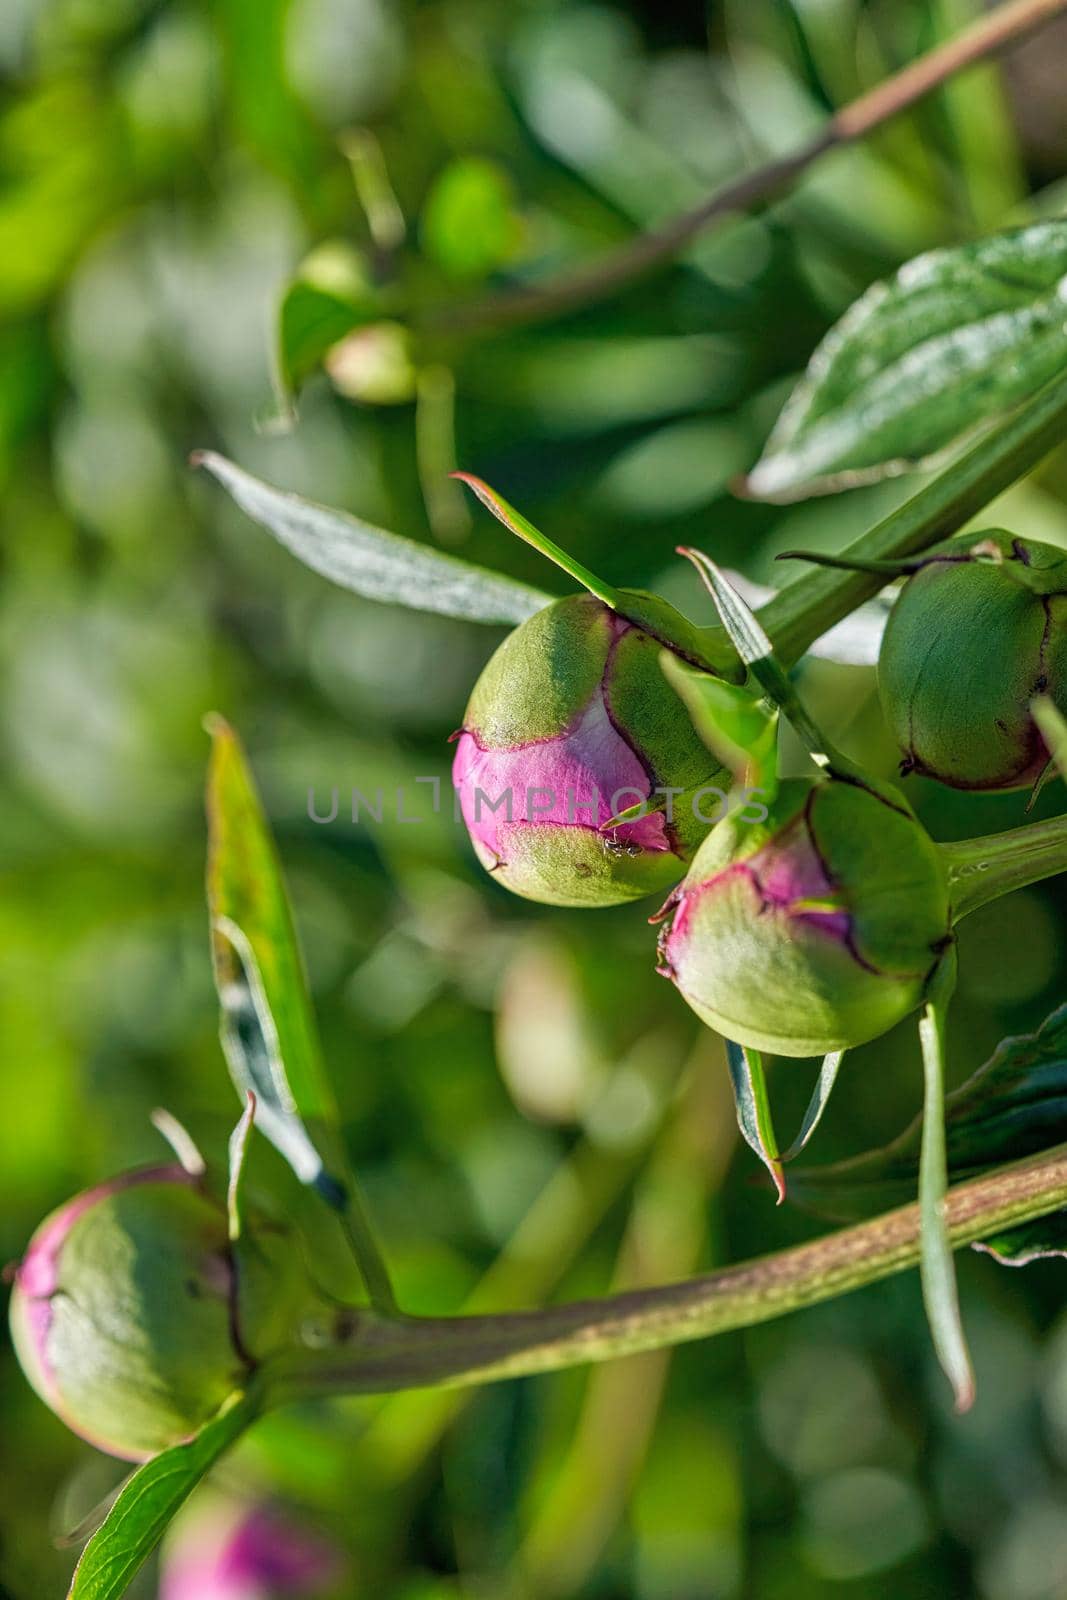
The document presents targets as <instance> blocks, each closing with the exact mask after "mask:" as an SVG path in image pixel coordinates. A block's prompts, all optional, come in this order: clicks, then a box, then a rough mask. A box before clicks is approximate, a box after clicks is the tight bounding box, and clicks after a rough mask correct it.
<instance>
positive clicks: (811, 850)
mask: <svg viewBox="0 0 1067 1600" xmlns="http://www.w3.org/2000/svg"><path fill="white" fill-rule="evenodd" d="M664 913H665V914H669V916H670V921H669V922H667V923H666V924H665V926H664V928H663V931H662V933H661V936H660V960H661V965H660V970H661V971H662V972H663V973H664V975H665V976H667V977H669V978H671V979H672V980H673V981H674V983H675V984H677V986H678V988H679V989H680V990H681V993H682V994H683V996H684V997H685V999H686V1000H687V1001H688V1002H689V1004H690V1005H691V1006H692V1008H693V1010H694V1011H696V1012H697V1014H698V1015H699V1016H700V1017H702V1018H703V1020H704V1021H705V1022H707V1023H708V1024H709V1025H710V1026H711V1027H713V1028H715V1029H716V1030H717V1031H718V1032H719V1033H721V1034H723V1035H724V1036H725V1037H726V1038H728V1039H732V1040H734V1041H736V1042H737V1043H738V1044H742V1045H748V1046H750V1047H752V1048H754V1049H759V1050H768V1051H772V1052H774V1053H775V1054H777V1055H785V1056H808V1055H822V1054H825V1053H826V1052H828V1051H831V1050H842V1049H845V1048H849V1047H851V1046H854V1045H860V1044H863V1043H865V1042H866V1041H867V1040H868V1039H873V1038H875V1037H877V1035H878V1034H881V1033H884V1032H885V1031H886V1030H887V1029H888V1028H891V1027H892V1026H893V1025H894V1023H896V1022H899V1021H900V1020H901V1019H902V1018H903V1017H905V1016H907V1015H908V1014H909V1012H911V1011H913V1010H914V1009H915V1008H916V1007H917V1006H918V1005H919V1004H920V1003H921V1002H922V999H923V994H924V990H925V987H926V984H927V981H928V980H929V978H930V976H931V974H932V972H933V970H934V968H935V967H936V966H937V964H938V962H939V960H940V959H941V955H942V953H943V951H944V950H945V948H946V946H947V944H948V943H949V941H950V938H951V934H950V911H949V898H948V884H947V878H946V873H945V870H944V868H943V866H942V863H941V860H940V858H939V855H938V850H937V846H936V845H935V844H934V842H933V841H932V840H931V839H930V837H929V836H928V834H927V833H926V832H925V830H924V829H923V827H922V826H921V824H920V823H919V822H918V820H917V819H916V818H915V816H914V815H913V813H912V812H911V810H910V809H909V807H908V805H907V803H906V802H905V801H904V800H903V798H902V797H901V796H900V795H899V794H898V793H897V791H896V790H894V789H892V788H889V787H888V786H880V785H879V786H875V785H873V784H872V785H871V786H869V787H868V786H865V785H861V784H859V783H857V782H852V781H846V780H844V779H838V778H831V779H821V778H820V779H813V780H807V779H792V780H790V781H788V782H785V783H783V784H782V786H781V789H780V790H779V793H778V795H777V797H776V799H775V801H774V803H773V804H772V806H771V808H770V813H769V815H768V818H767V820H766V822H764V823H762V824H750V823H745V822H743V821H741V820H740V819H739V818H738V817H737V816H729V817H727V818H725V820H724V821H722V822H720V823H719V824H718V825H717V826H716V827H715V828H713V829H712V831H711V833H710V834H709V835H708V837H707V839H706V840H705V842H704V843H703V845H702V846H701V847H700V849H699V850H698V851H697V854H696V856H695V858H694V860H693V864H692V866H691V867H690V869H689V873H688V875H687V876H686V878H685V880H684V882H683V883H682V884H681V885H680V886H679V888H678V889H677V890H676V892H675V894H674V895H673V896H672V897H671V899H670V900H669V901H668V902H667V905H666V906H665V907H664Z"/></svg>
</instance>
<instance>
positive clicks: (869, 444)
mask: <svg viewBox="0 0 1067 1600" xmlns="http://www.w3.org/2000/svg"><path fill="white" fill-rule="evenodd" d="M1065 275H1067V222H1065V221H1062V220H1059V219H1053V220H1051V221H1047V222H1039V223H1035V224H1033V225H1031V226H1029V227H1025V228H1016V229H1013V230H1011V231H1009V232H1005V233H998V234H993V235H992V236H990V237H989V238H986V239H979V240H977V241H976V242H974V243H969V244H965V245H962V246H958V247H955V248H952V249H943V250H933V251H930V252H929V253H927V254H926V255H921V256H917V257H916V258H915V259H914V260H913V261H909V262H907V263H906V265H905V266H903V267H901V269H900V271H899V272H898V273H896V275H895V276H894V277H893V278H891V279H888V280H887V281H885V282H883V283H877V284H875V285H874V286H873V287H872V288H870V289H868V291H867V292H866V294H864V295H863V296H862V298H861V299H859V300H858V301H857V302H856V303H855V305H853V306H852V308H851V309H850V310H849V311H848V312H847V313H846V314H845V316H844V317H843V318H842V319H841V321H840V322H839V323H838V324H837V326H836V327H835V328H833V329H832V330H831V331H830V333H828V334H827V336H826V338H825V339H824V340H823V342H822V344H821V345H820V346H819V348H818V349H817V350H816V352H815V354H814V355H813V356H812V358H811V361H810V363H809V365H808V370H807V372H806V374H805V376H804V377H803V378H802V379H801V381H800V383H799V384H798V385H797V387H796V389H795V390H794V391H793V394H792V395H791V397H790V399H789V401H788V402H787V404H786V406H785V408H784V410H783V411H782V414H781V416H780V417H779V419H778V422H777V424H776V426H775V428H774V430H773V432H772V434H771V436H770V439H769V440H768V442H767V446H766V448H765V450H764V452H763V455H762V456H761V458H760V460H759V462H758V463H757V465H756V466H755V467H754V468H753V470H752V472H751V473H750V475H749V478H748V489H749V492H750V493H751V494H753V495H755V496H757V497H759V498H761V499H768V500H779V501H782V500H795V499H800V498H803V497H804V496H805V495H809V494H816V493H825V492H827V491H832V490H834V489H840V488H845V487H849V486H850V485H852V484H856V483H866V482H872V481H875V480H876V479H878V478H883V477H886V476H888V475H890V474H893V473H898V472H902V471H905V470H907V469H909V468H913V467H918V466H922V465H925V464H928V463H929V462H930V461H931V458H933V457H935V456H936V455H937V454H938V453H939V452H941V451H943V450H945V449H947V448H948V447H949V446H951V445H954V444H955V443H956V442H957V441H958V440H960V439H962V438H964V437H965V436H966V435H967V434H969V433H971V432H973V431H974V429H975V428H976V427H977V426H979V425H981V424H984V423H988V422H990V421H992V420H993V419H995V418H996V417H998V416H1000V415H1002V414H1003V413H1004V412H1006V411H1008V410H1009V409H1010V408H1011V407H1013V406H1016V405H1018V404H1019V403H1020V402H1021V401H1023V400H1025V399H1026V398H1027V397H1028V396H1029V395H1031V394H1033V393H1034V392H1035V391H1036V390H1038V389H1039V388H1040V387H1041V386H1042V384H1044V383H1045V382H1047V381H1048V380H1049V379H1050V378H1052V377H1053V376H1054V375H1055V374H1056V373H1058V372H1059V371H1060V370H1061V369H1062V367H1063V365H1064V362H1065V360H1067V328H1065V322H1067V319H1065V316H1064V294H1063V283H1064V279H1065Z"/></svg>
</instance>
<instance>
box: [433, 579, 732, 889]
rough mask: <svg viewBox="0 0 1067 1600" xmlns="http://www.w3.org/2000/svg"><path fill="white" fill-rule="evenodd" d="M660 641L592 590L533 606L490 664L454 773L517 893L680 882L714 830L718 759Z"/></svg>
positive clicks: (477, 827) (467, 809) (492, 861)
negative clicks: (700, 807)
mask: <svg viewBox="0 0 1067 1600" xmlns="http://www.w3.org/2000/svg"><path fill="white" fill-rule="evenodd" d="M661 649H662V646H661V645H660V644H659V643H658V642H657V641H656V640H655V639H653V638H652V637H651V636H650V635H649V634H647V633H645V632H643V631H642V630H641V629H640V628H638V627H636V626H635V625H634V624H633V623H630V622H628V621H626V620H625V618H623V617H620V616H619V615H617V613H616V612H614V611H612V610H611V609H610V608H609V607H608V606H606V605H604V604H602V603H601V602H600V601H599V600H596V599H594V598H593V597H592V596H591V595H585V594H583V595H574V596H571V597H570V598H568V599H566V600H558V601H556V602H555V603H554V604H553V605H550V606H546V607H545V609H544V610H543V611H539V612H537V614H536V615H535V616H533V617H531V618H530V619H529V621H528V622H524V623H523V624H522V626H521V627H519V628H516V630H515V631H514V632H513V633H512V634H510V635H509V636H508V638H507V639H505V640H504V642H503V644H502V645H501V646H500V648H499V649H498V650H497V651H496V653H495V655H494V656H493V657H492V659H491V660H490V662H489V664H488V665H487V666H486V668H485V671H484V672H483V673H482V676H481V677H480V679H479V680H478V683H477V684H476V686H475V689H474V693H473V694H472V696H471V700H470V704H469V705H468V707H467V711H466V715H465V717H464V721H463V727H462V729H461V731H460V733H459V734H458V736H457V737H458V747H457V750H456V759H455V764H454V767H453V782H454V784H455V787H456V791H457V793H458V796H459V800H460V804H461V806H462V810H463V817H464V820H465V822H466V824H467V828H468V830H469V832H470V835H471V839H472V841H473V844H474V848H475V850H476V852H477V854H478V857H479V859H480V860H481V862H482V864H483V865H484V866H485V867H486V868H487V870H488V871H490V872H491V873H492V874H493V875H494V877H496V878H497V879H498V880H499V881H500V882H501V883H503V884H505V885H506V886H507V887H508V888H509V889H512V890H513V891H514V892H515V893H516V894H521V895H525V896H527V897H528V898H529V899H531V900H542V901H546V902H548V903H549V904H552V905H572V906H584V905H613V904H616V903H618V902H620V901H624V900H633V899H635V898H637V897H639V896H641V895H646V894H654V893H657V892H658V893H662V892H663V891H664V890H665V889H666V888H667V887H669V885H670V884H672V883H674V882H676V881H677V878H678V876H679V873H680V872H681V870H682V868H683V867H684V865H685V863H686V862H687V861H688V860H689V859H690V857H691V855H692V852H693V850H694V849H695V847H696V845H697V843H698V842H699V840H700V838H701V837H702V835H703V833H704V832H705V831H706V829H707V823H706V822H705V821H704V820H702V819H701V817H700V816H699V815H698V814H696V813H695V812H694V808H693V804H692V802H693V797H694V794H695V793H696V792H697V791H698V790H699V789H700V788H701V787H704V786H707V785H712V784H714V782H715V779H716V778H717V777H718V775H719V769H718V764H717V762H716V761H715V759H714V757H712V756H711V755H710V754H709V752H708V750H707V748H706V746H705V745H704V744H703V743H702V742H701V740H700V739H699V737H698V736H697V734H696V733H695V731H694V729H693V725H692V722H691V721H690V718H689V716H688V714H687V712H686V710H685V707H684V706H683V704H682V701H681V700H680V699H679V697H678V696H677V694H676V693H675V691H674V690H673V689H672V688H671V686H670V685H669V684H668V682H667V680H666V678H665V677H664V675H663V672H662V671H661V670H660V665H659V654H660V651H661ZM657 789H659V790H660V791H661V792H660V794H659V795H657V793H656V791H657ZM639 805H643V806H646V807H647V809H646V811H645V814H644V815H641V816H639V817H636V818H635V819H633V820H629V821H626V822H623V823H614V825H610V824H612V820H613V819H614V818H615V817H617V816H618V815H619V813H620V812H624V811H629V810H630V809H631V808H633V807H635V806H639ZM657 808H658V809H657Z"/></svg>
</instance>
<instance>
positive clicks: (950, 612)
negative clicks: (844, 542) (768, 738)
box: [878, 530, 1067, 789]
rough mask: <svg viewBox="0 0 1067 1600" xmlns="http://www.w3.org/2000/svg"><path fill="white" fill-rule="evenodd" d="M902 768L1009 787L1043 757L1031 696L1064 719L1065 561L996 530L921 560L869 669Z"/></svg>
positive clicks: (1032, 773) (1037, 771)
mask: <svg viewBox="0 0 1067 1600" xmlns="http://www.w3.org/2000/svg"><path fill="white" fill-rule="evenodd" d="M878 679H879V688H880V691H881V697H882V704H883V706H884V708H885V714H886V719H887V721H888V723H889V726H890V728H891V730H892V732H893V734H894V736H895V737H896V740H897V742H898V744H899V745H900V747H901V749H902V750H903V751H904V759H903V760H902V762H901V771H902V772H919V773H922V774H924V775H925V776H927V777H931V778H937V779H939V780H940V781H941V782H942V783H946V784H950V785H951V786H952V787H953V788H956V789H1019V788H1023V787H1026V786H1028V785H1030V784H1032V783H1034V782H1035V781H1036V780H1037V778H1038V777H1040V775H1041V772H1042V770H1043V768H1044V767H1045V765H1046V763H1047V762H1048V759H1049V752H1048V750H1047V748H1046V746H1045V743H1044V740H1043V739H1042V737H1041V734H1040V732H1039V731H1038V728H1037V726H1036V724H1035V722H1034V719H1033V717H1032V716H1031V713H1030V702H1031V700H1032V699H1033V698H1034V696H1035V695H1037V694H1048V695H1049V696H1050V697H1051V698H1052V700H1053V701H1054V702H1055V703H1056V705H1057V706H1058V707H1059V709H1060V710H1061V711H1067V557H1065V556H1064V553H1063V551H1062V550H1057V549H1055V548H1054V547H1053V546H1051V545H1046V544H1038V543H1037V542H1036V541H1034V540H1031V539H1017V538H1014V537H1013V536H1012V535H1011V534H1009V533H1004V532H1001V531H998V530H994V531H992V532H985V533H981V534H977V535H976V534H968V535H966V536H965V537H962V538H958V539H951V540H949V541H947V542H946V543H945V544H943V545H939V546H937V547H936V548H935V549H934V550H933V551H931V552H930V554H929V555H928V556H926V557H924V558H922V560H921V562H920V563H918V564H917V570H916V571H915V572H914V574H913V576H911V577H910V578H909V579H908V581H907V583H906V584H905V585H904V587H903V589H902V590H901V592H900V596H899V598H898V600H897V602H896V605H895V606H894V607H893V610H892V613H891V614H890V618H889V622H888V625H887V627H886V631H885V638H884V639H883V642H882V650H881V656H880V658H879V663H878Z"/></svg>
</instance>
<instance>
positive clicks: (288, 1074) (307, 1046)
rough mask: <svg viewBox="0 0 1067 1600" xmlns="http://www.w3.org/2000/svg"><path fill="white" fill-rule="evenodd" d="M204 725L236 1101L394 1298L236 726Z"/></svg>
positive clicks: (211, 881)
mask: <svg viewBox="0 0 1067 1600" xmlns="http://www.w3.org/2000/svg"><path fill="white" fill-rule="evenodd" d="M208 731H209V733H210V734H211V739H212V749H211V761H210V764H209V767H208V781H207V817H208V870H207V897H208V908H209V911H210V914H211V934H212V940H211V943H212V957H213V962H214V969H215V986H216V988H217V990H218V995H219V1004H220V1007H221V1013H222V1025H221V1038H222V1047H223V1051H224V1054H225V1056H226V1062H227V1065H228V1066H229V1069H230V1076H231V1077H232V1079H233V1082H234V1086H235V1088H236V1089H237V1093H238V1095H239V1096H240V1099H241V1101H242V1104H245V1105H247V1102H248V1097H249V1095H252V1096H254V1097H255V1110H256V1121H257V1124H258V1126H259V1128H260V1131H261V1132H262V1133H263V1134H264V1135H265V1136H266V1138H268V1139H269V1140H270V1141H271V1143H272V1144H273V1145H274V1146H275V1148H276V1149H277V1150H278V1151H279V1152H280V1153H281V1155H283V1156H284V1157H285V1159H286V1161H288V1163H289V1165H290V1166H291V1167H292V1169H293V1171H294V1172H295V1173H296V1175H297V1177H298V1178H299V1179H300V1180H301V1182H302V1183H306V1184H310V1185H312V1186H313V1187H314V1188H315V1189H316V1190H317V1192H318V1193H319V1194H320V1195H321V1196H322V1198H323V1199H324V1200H325V1201H326V1203H327V1204H328V1205H329V1206H330V1207H331V1209H333V1210H334V1211H336V1212H337V1213H338V1215H339V1216H340V1218H341V1220H342V1224H343V1226H344V1228H345V1231H346V1235H347V1237H348V1240H349V1243H350V1245H351V1247H352V1252H353V1254H354V1256H355V1258H356V1260H357V1262H358V1263H359V1266H360V1269H361V1271H362V1273H363V1277H364V1281H365V1283H366V1286H367V1289H368V1292H369V1293H370V1296H371V1298H372V1300H373V1301H374V1302H375V1304H376V1305H380V1306H383V1307H392V1306H393V1304H394V1302H393V1294H392V1289H391V1287H390V1284H389V1276H388V1273H387V1271H386V1268H385V1264H384V1262H383V1261H382V1258H381V1255H380V1253H379V1251H378V1247H377V1245H376V1243H375V1240H374V1236H373V1233H372V1231H371V1229H370V1226H369V1224H368V1222H367V1219H366V1217H365V1215H364V1211H363V1204H362V1200H361V1198H360V1194H359V1189H358V1185H357V1183H356V1180H355V1177H354V1175H353V1174H352V1173H351V1172H350V1170H349V1168H348V1163H347V1160H346V1157H345V1152H344V1143H343V1140H342V1137H341V1131H340V1125H339V1118H338V1113H337V1104H336V1101H335V1099H334V1095H333V1089H332V1086H331V1084H330V1081H329V1078H328V1077H327V1074H326V1069H325V1066H324V1063H323V1060H322V1052H321V1049H320V1045H319V1037H318V1030H317V1028H316V1026H315V1018H314V1015H313V1012H312V1009H311V1001H310V999H309V996H308V991H307V981H306V978H305V975H304V964H303V960H302V958H301V954H300V947H299V944H298V942H297V937H296V929H295V927H294V926H293V917H292V911H291V910H290V906H289V897H288V894H287V893H286V888H285V880H284V878H283V876H282V869H281V863H280V862H279V860H278V854H277V850H276V849H275V845H274V839H273V837H272V835H271V831H270V826H269V824H268V822H267V818H266V815H265V814H264V811H263V807H262V804H261V803H260V799H259V796H258V794H257V793H256V789H255V785H254V783H253V780H252V774H251V772H250V770H249V767H248V763H247V760H246V758H245V754H244V751H243V750H242V748H241V744H240V741H239V740H238V738H237V735H236V734H235V733H234V731H233V729H232V728H231V727H230V726H229V724H228V723H227V722H225V721H224V719H223V718H222V717H219V716H213V717H210V718H209V719H208ZM309 1122H311V1123H312V1125H313V1129H314V1136H313V1135H312V1132H310V1131H309V1129H308V1123H309ZM239 1130H240V1125H239ZM238 1153H239V1152H237V1151H236V1150H235V1151H234V1154H235V1155H236V1154H238Z"/></svg>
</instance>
